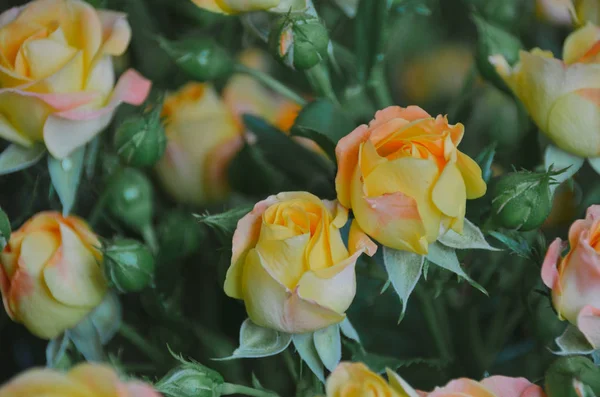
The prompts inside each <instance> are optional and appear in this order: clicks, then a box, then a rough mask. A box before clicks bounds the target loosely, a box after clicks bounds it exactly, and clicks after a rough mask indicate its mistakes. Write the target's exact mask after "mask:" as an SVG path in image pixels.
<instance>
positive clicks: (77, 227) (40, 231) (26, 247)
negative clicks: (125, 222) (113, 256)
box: [0, 212, 107, 339]
mask: <svg viewBox="0 0 600 397" xmlns="http://www.w3.org/2000/svg"><path fill="white" fill-rule="evenodd" d="M99 248H100V241H99V240H98V238H97V237H96V235H95V234H94V233H93V232H92V231H91V230H90V228H89V226H88V225H87V224H86V223H85V222H84V221H82V220H81V219H79V218H76V217H73V216H68V217H63V216H61V215H60V214H59V213H56V212H41V213H39V214H37V215H35V216H34V217H33V218H31V219H30V220H29V221H27V222H26V223H25V224H24V225H23V226H21V228H20V229H19V230H17V231H15V232H14V233H12V235H11V237H10V241H9V243H8V245H7V246H6V247H5V248H4V250H3V251H2V252H1V253H0V292H2V301H3V303H4V307H5V309H6V312H7V313H8V315H9V316H10V317H11V318H12V319H13V320H14V321H16V322H19V323H23V324H24V325H25V327H27V328H28V329H29V331H31V333H32V334H34V335H36V336H38V337H40V338H44V339H52V338H54V337H56V336H58V335H59V334H61V333H62V332H63V331H65V330H67V329H69V328H72V327H74V326H75V325H77V323H79V322H80V321H81V320H82V319H83V318H84V317H85V316H86V315H87V314H88V313H89V312H90V311H91V310H92V309H94V308H95V307H96V306H97V305H98V304H99V303H100V302H101V301H102V299H103V298H104V294H105V293H106V290H107V283H106V280H105V279H104V275H103V272H102V267H101V264H102V254H101V252H100V251H99V250H98V249H99Z"/></svg>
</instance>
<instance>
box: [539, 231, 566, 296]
mask: <svg viewBox="0 0 600 397" xmlns="http://www.w3.org/2000/svg"><path fill="white" fill-rule="evenodd" d="M561 250H562V240H561V239H559V238H557V239H556V240H554V241H553V242H552V244H550V246H549V247H548V251H547V252H546V257H545V258H544V263H543V264H542V281H544V284H545V285H546V286H547V287H548V288H550V289H557V288H560V284H559V283H558V277H559V276H558V270H557V266H558V260H559V259H560V252H561Z"/></svg>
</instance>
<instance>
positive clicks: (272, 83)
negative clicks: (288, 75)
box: [235, 64, 307, 106]
mask: <svg viewBox="0 0 600 397" xmlns="http://www.w3.org/2000/svg"><path fill="white" fill-rule="evenodd" d="M235 71H236V72H237V73H243V74H247V75H249V76H252V77H254V78H255V79H256V80H258V81H259V82H261V83H262V84H264V85H265V86H267V87H269V88H270V89H272V90H273V91H275V92H277V93H279V94H281V95H283V96H284V97H286V98H288V99H290V100H292V101H294V102H296V103H297V104H298V105H300V106H304V105H306V103H307V102H306V100H305V99H304V98H302V97H301V96H300V95H298V94H297V93H296V92H294V91H293V90H292V89H291V88H289V87H287V86H285V85H283V84H282V83H281V82H280V81H278V80H277V79H274V78H273V77H271V76H269V75H268V74H266V73H263V72H261V71H260V70H256V69H252V68H249V67H247V66H244V65H241V64H236V65H235Z"/></svg>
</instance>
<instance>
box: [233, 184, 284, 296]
mask: <svg viewBox="0 0 600 397" xmlns="http://www.w3.org/2000/svg"><path fill="white" fill-rule="evenodd" d="M278 201H279V200H278V199H277V196H269V197H268V198H267V199H266V200H263V201H260V202H258V203H256V205H255V206H254V209H253V210H252V211H251V212H250V213H248V214H246V215H245V216H244V217H243V218H242V219H240V220H239V221H238V224H237V227H236V229H235V232H234V233H233V242H232V255H231V265H230V266H229V269H228V270H227V276H226V277H225V285H224V289H225V293H226V294H227V296H230V297H232V298H235V299H243V292H242V277H243V273H244V262H245V261H246V255H247V254H248V251H249V250H250V249H252V248H253V247H254V246H255V245H256V242H257V241H258V237H259V235H260V228H261V218H262V215H263V213H264V212H265V211H266V210H267V208H269V207H270V206H271V205H273V204H275V203H276V202H278Z"/></svg>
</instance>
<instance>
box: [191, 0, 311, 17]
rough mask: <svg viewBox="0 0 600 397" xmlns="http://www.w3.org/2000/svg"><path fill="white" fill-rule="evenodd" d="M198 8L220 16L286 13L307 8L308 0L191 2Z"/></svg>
mask: <svg viewBox="0 0 600 397" xmlns="http://www.w3.org/2000/svg"><path fill="white" fill-rule="evenodd" d="M192 1H193V2H194V4H196V5H197V6H198V7H200V8H204V9H205V10H208V11H211V12H216V13H222V14H239V13H242V12H251V11H270V12H279V13H281V12H288V11H289V10H293V11H300V10H304V9H306V8H307V7H308V4H309V3H310V0H192Z"/></svg>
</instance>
